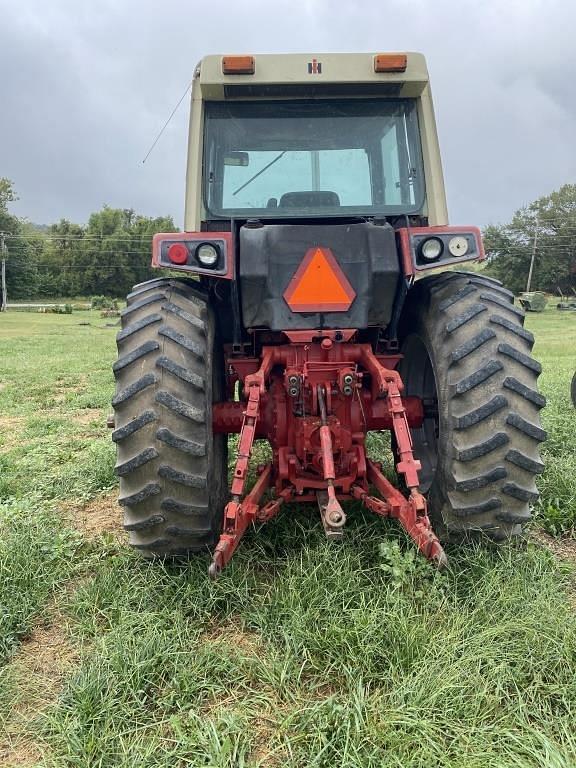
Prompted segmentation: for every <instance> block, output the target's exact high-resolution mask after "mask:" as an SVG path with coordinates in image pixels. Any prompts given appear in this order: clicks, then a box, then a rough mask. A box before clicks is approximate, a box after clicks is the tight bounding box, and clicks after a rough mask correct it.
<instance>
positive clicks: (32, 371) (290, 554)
mask: <svg viewBox="0 0 576 768" xmlns="http://www.w3.org/2000/svg"><path fill="white" fill-rule="evenodd" d="M105 322H106V321H105V320H101V319H100V318H99V316H98V314H97V313H93V312H83V313H81V314H74V315H69V316H66V315H63V316H56V315H38V314H28V313H22V312H18V313H10V312H8V313H6V314H4V315H0V533H1V535H0V656H1V657H2V660H3V662H2V663H3V666H2V671H1V676H0V734H2V735H1V736H0V765H1V766H24V768H30V766H59V767H60V766H61V767H66V768H72V767H73V766H74V767H75V768H77V767H81V768H84V767H86V768H92V767H94V766H98V767H99V766H101V767H102V768H104V767H108V766H122V767H123V768H134V766H145V767H146V768H147V767H149V766H150V767H152V766H154V767H156V766H158V768H160V767H162V768H164V767H166V768H168V766H170V768H180V767H181V766H182V767H183V766H210V767H211V768H224V767H229V768H241V767H243V766H246V767H247V768H248V767H254V768H255V767H256V766H282V767H283V768H300V767H302V768H304V767H306V768H308V767H309V766H310V767H311V766H314V767H316V768H324V767H326V768H328V766H330V767H331V768H332V767H336V768H340V767H343V768H344V767H345V768H352V766H354V768H372V767H373V768H446V767H448V766H450V768H486V767H487V766H490V767H491V766H497V767H498V768H524V767H528V766H530V767H533V768H573V766H575V765H576V730H575V728H574V722H575V717H576V587H575V568H574V562H573V558H571V556H570V551H572V552H576V547H575V546H574V540H573V537H574V535H575V527H576V471H575V470H576V458H575V456H576V434H575V433H576V429H575V426H576V418H575V416H574V410H573V409H572V406H571V403H570V400H569V382H570V378H571V375H572V372H573V370H574V368H575V367H576V314H565V315H561V314H560V313H557V312H555V311H553V310H551V311H549V312H546V313H545V314H543V315H532V316H530V317H529V318H528V319H527V325H528V326H529V327H530V328H531V330H533V331H534V333H535V334H536V338H537V345H536V348H535V355H536V357H537V358H538V359H539V360H540V361H541V362H542V363H543V365H544V373H543V375H542V378H541V387H542V390H543V391H544V393H545V394H546V395H547V397H548V398H549V406H548V407H547V408H546V409H545V411H544V413H543V418H544V422H545V426H546V428H547V429H548V431H549V435H550V438H549V440H548V443H547V444H546V445H545V449H544V453H545V459H546V460H547V469H546V472H545V474H544V475H543V476H542V477H541V478H540V479H539V484H540V488H541V490H542V500H541V502H540V503H539V505H538V507H537V509H536V510H535V512H536V519H535V523H534V530H533V534H534V537H538V538H539V540H543V538H544V534H543V533H542V532H541V531H542V529H544V530H545V531H547V532H548V533H549V534H553V535H554V536H555V537H556V538H555V540H554V542H552V543H551V544H550V547H548V548H547V547H545V546H543V545H542V544H540V543H539V541H536V538H533V539H532V541H531V542H530V543H529V544H528V545H527V547H525V548H509V547H504V548H501V549H498V550H495V551H494V550H487V549H484V548H481V547H478V546H477V545H471V544H470V545H467V546H466V547H464V548H462V549H459V550H449V556H450V558H451V569H450V570H449V571H447V572H444V573H441V574H438V573H436V572H434V571H433V570H432V569H431V568H430V567H429V566H428V565H427V564H426V563H425V562H423V561H422V560H421V559H420V558H415V557H414V556H413V551H412V548H411V547H410V545H409V544H408V542H407V541H406V539H405V537H404V536H403V535H402V534H401V532H400V531H399V530H398V528H397V527H396V526H395V525H393V524H387V523H386V522H384V521H380V520H376V519H373V518H372V517H370V516H369V515H365V514H363V513H362V512H361V511H359V510H358V511H353V512H352V514H351V516H350V518H351V519H350V525H349V530H348V536H347V538H346V540H345V542H344V543H343V544H342V545H341V546H340V545H338V546H337V547H334V545H332V546H331V545H329V544H328V543H327V542H326V540H325V538H324V535H323V533H322V531H321V526H320V524H319V521H318V520H317V517H316V514H315V511H314V510H298V511H297V512H296V513H294V514H293V515H290V516H288V515H284V516H283V517H282V516H281V517H280V518H279V519H278V520H276V521H274V522H272V523H270V524H268V525H267V526H266V527H265V528H263V529H262V530H261V531H259V532H258V533H257V534H254V533H251V534H250V535H249V536H248V537H247V539H246V541H245V542H243V544H242V546H241V548H240V550H239V552H238V553H237V555H236V556H235V558H234V560H233V562H232V564H231V566H230V568H229V569H228V570H226V571H225V573H224V574H223V576H222V578H221V579H220V580H219V581H218V582H215V583H214V582H210V581H209V580H208V579H207V577H206V567H207V561H206V559H199V560H196V561H194V562H191V563H190V564H189V565H187V566H180V567H170V568H169V567H164V566H162V565H159V564H149V563H146V562H144V561H142V560H141V559H139V558H138V557H137V556H135V555H134V554H133V553H132V552H131V551H130V550H129V549H128V548H127V546H126V543H125V540H124V537H123V535H122V533H121V529H120V527H119V523H118V520H117V518H118V515H117V512H116V508H115V488H116V479H115V477H114V473H113V465H114V452H113V447H112V444H111V441H110V435H109V432H108V430H107V429H106V426H105V416H106V414H107V412H108V406H109V402H110V399H111V393H112V388H113V381H112V375H111V370H110V366H111V363H112V361H113V359H114V357H115V345H114V335H115V329H114V328H107V327H104V324H105ZM548 541H549V542H551V541H552V540H551V539H548ZM571 548H572V549H571ZM550 549H554V550H556V551H557V552H558V553H559V554H558V555H555V554H553V553H552V552H551V551H550Z"/></svg>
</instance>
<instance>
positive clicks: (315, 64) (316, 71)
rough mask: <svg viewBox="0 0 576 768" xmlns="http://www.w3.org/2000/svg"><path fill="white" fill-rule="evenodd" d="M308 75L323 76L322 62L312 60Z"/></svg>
mask: <svg viewBox="0 0 576 768" xmlns="http://www.w3.org/2000/svg"><path fill="white" fill-rule="evenodd" d="M308 74H309V75H321V74H322V62H321V61H318V60H317V59H312V61H309V62H308Z"/></svg>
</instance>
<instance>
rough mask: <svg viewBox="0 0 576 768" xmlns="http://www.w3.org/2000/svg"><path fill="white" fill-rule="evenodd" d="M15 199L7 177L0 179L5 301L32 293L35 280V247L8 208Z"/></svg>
mask: <svg viewBox="0 0 576 768" xmlns="http://www.w3.org/2000/svg"><path fill="white" fill-rule="evenodd" d="M17 199H18V198H17V197H16V194H15V192H14V185H13V184H12V182H11V181H10V179H6V178H0V232H2V233H3V235H4V242H5V244H6V251H5V257H6V286H7V293H8V301H10V300H11V299H24V298H27V297H29V296H31V295H34V293H35V291H36V286H37V280H38V271H37V259H38V247H37V245H35V244H32V243H30V242H29V241H28V239H27V237H26V234H25V226H24V223H23V222H22V221H21V220H20V219H19V218H18V217H17V216H14V215H13V214H12V213H10V211H9V210H8V204H9V203H12V202H14V201H15V200H17Z"/></svg>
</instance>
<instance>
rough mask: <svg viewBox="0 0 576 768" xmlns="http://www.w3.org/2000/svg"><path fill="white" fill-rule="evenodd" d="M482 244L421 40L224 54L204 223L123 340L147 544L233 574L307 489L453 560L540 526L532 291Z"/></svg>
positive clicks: (195, 117)
mask: <svg viewBox="0 0 576 768" xmlns="http://www.w3.org/2000/svg"><path fill="white" fill-rule="evenodd" d="M483 258H484V252H483V246H482V239H481V235H480V231H479V229H478V228H477V227H474V226H448V219H447V208H446V199H445V191H444V182H443V176H442V165H441V160H440V151H439V144H438V137H437V131H436V124H435V117H434V111H433V104H432V97H431V91H430V84H429V77H428V71H427V67H426V62H425V59H424V57H423V56H422V55H421V54H417V53H380V54H368V53H363V54H325V55H314V56H312V55H310V56H308V55H301V54H293V55H292V54H291V55H275V54H274V55H225V56H216V55H211V56H207V57H205V58H204V59H203V60H202V61H201V62H200V64H199V65H198V67H197V68H196V70H195V72H194V79H193V85H192V103H191V117H190V129H189V143H188V165H187V178H186V206H185V224H184V231H182V232H173V233H162V234H156V235H155V236H154V238H153V243H152V264H153V266H154V267H156V268H158V269H159V270H164V274H163V275H162V276H160V277H158V279H154V280H150V281H148V282H145V283H141V284H139V285H137V286H135V288H134V289H133V290H132V292H131V293H130V294H129V296H128V298H127V306H126V309H124V310H123V312H122V318H121V330H120V331H119V333H118V337H117V344H118V351H119V354H118V358H117V360H116V362H115V363H114V366H113V368H114V374H115V378H116V393H115V396H114V399H113V408H114V419H113V427H114V432H113V434H112V439H113V441H114V442H115V443H116V446H117V464H116V472H117V474H118V475H119V478H120V497H119V504H120V505H121V507H122V508H123V510H124V527H125V529H126V530H127V531H128V532H129V538H130V542H131V544H132V546H133V547H135V548H136V549H137V550H139V551H140V552H141V553H142V554H143V555H145V556H147V557H158V558H170V559H172V558H180V557H186V556H188V555H191V554H193V553H202V552H204V553H207V552H210V553H211V557H212V559H211V564H210V566H209V574H210V575H211V576H212V577H215V576H217V575H218V574H219V573H220V572H221V571H222V569H223V568H224V567H225V566H226V565H227V564H228V563H229V561H230V559H231V557H232V556H233V554H234V552H235V550H236V548H237V547H238V545H239V544H240V542H241V540H242V537H243V535H244V533H245V532H246V530H247V529H248V528H249V527H250V526H252V524H255V523H259V522H260V523H264V522H266V521H268V520H270V519H271V518H273V517H274V516H275V515H277V514H278V513H279V512H280V510H282V509H283V510H284V513H285V514H288V515H289V514H290V510H291V509H294V507H293V505H294V504H296V503H303V504H313V505H316V504H317V505H318V509H319V514H320V517H321V521H322V524H323V527H324V530H325V532H326V535H327V536H328V537H330V538H334V539H338V538H341V537H342V536H343V535H344V533H345V525H346V502H349V501H356V502H357V503H359V504H362V505H364V506H365V507H366V508H367V509H368V510H370V511H371V512H373V513H375V514H376V515H380V516H382V517H388V518H393V519H395V520H397V521H398V522H399V523H400V524H401V525H402V526H403V528H404V529H405V531H406V532H407V534H408V535H409V536H410V537H411V539H412V540H413V541H414V543H415V546H416V547H417V548H418V549H419V550H420V552H421V553H422V554H423V555H424V556H425V557H426V558H428V559H429V560H431V561H432V562H434V563H435V564H437V565H438V566H443V565H445V564H446V562H447V558H446V554H445V552H444V548H443V544H444V543H445V541H447V540H448V539H455V540H460V539H463V538H465V537H466V536H468V535H481V536H482V537H484V538H485V539H488V540H491V541H495V542H501V541H504V540H507V539H510V538H512V537H515V536H518V535H519V534H521V532H522V527H523V526H524V525H525V523H526V522H527V521H528V520H529V519H530V516H531V513H530V507H531V504H533V502H534V501H535V500H536V498H537V495H538V493H537V489H536V485H535V482H534V480H535V475H536V474H537V473H539V472H541V471H542V466H543V465H542V462H541V460H540V456H539V445H540V443H541V442H542V441H543V440H544V439H545V437H546V434H545V432H544V430H543V429H542V428H541V425H540V421H539V411H540V409H541V408H542V407H543V406H544V404H545V400H544V397H543V396H542V395H541V394H539V392H538V390H537V379H538V375H539V374H540V370H541V366H540V364H539V363H538V362H536V361H535V360H534V359H533V358H532V357H531V354H530V352H531V349H532V345H533V341H534V339H533V336H532V334H531V333H530V332H529V331H528V330H526V329H525V328H524V327H523V322H524V321H523V318H524V314H523V312H522V310H521V309H519V308H517V307H516V306H515V305H514V298H513V294H512V293H511V292H510V291H508V290H506V289H505V288H504V287H502V285H501V283H499V282H497V281H495V280H493V279H490V278H487V277H484V276H482V275H481V274H480V273H478V272H477V271H476V272H474V271H469V272H468V271H462V264H464V263H465V262H480V261H481V260H482V259H483ZM374 430H376V431H379V430H389V431H390V433H391V438H390V440H391V449H392V454H393V456H394V466H395V471H396V475H397V478H398V481H397V482H392V481H391V479H390V477H389V476H387V474H386V472H385V470H384V468H383V466H382V463H381V459H382V456H374V455H369V450H368V448H369V446H370V441H367V435H368V433H369V432H370V431H374ZM229 435H237V437H236V438H235V441H230V442H231V444H232V445H235V455H234V456H232V457H231V462H230V478H231V479H230V480H229V477H228V455H227V451H228V443H229ZM257 440H264V441H267V442H268V444H269V446H270V454H269V455H270V460H269V461H267V462H266V463H263V464H262V463H260V464H258V465H257V462H256V461H255V460H254V457H253V448H254V443H255V441H257ZM348 514H350V510H348Z"/></svg>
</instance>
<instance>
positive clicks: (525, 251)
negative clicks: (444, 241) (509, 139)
mask: <svg viewBox="0 0 576 768" xmlns="http://www.w3.org/2000/svg"><path fill="white" fill-rule="evenodd" d="M536 235H537V240H536V256H535V259H534V270H533V275H532V285H531V287H532V289H534V290H546V291H555V290H556V288H557V287H560V288H561V289H562V290H564V291H567V290H568V289H569V288H570V287H576V184H565V185H564V186H563V187H561V188H560V189H559V190H557V191H556V192H552V194H550V195H546V196H545V197H540V198H538V200H535V201H534V202H533V203H531V204H530V205H528V206H526V207H525V208H521V209H520V210H518V211H516V213H515V214H514V216H513V218H512V221H511V222H510V223H509V224H505V225H503V226H489V227H487V228H486V229H485V231H484V247H485V249H486V255H487V257H488V266H487V272H488V273H489V274H491V275H493V276H494V277H497V278H498V279H499V280H502V282H503V283H504V284H505V285H507V286H508V287H509V288H510V289H511V290H513V291H515V292H517V293H519V292H520V291H523V290H524V289H525V287H526V281H527V278H528V271H529V268H530V259H531V257H532V251H533V248H534V238H535V237H536Z"/></svg>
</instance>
